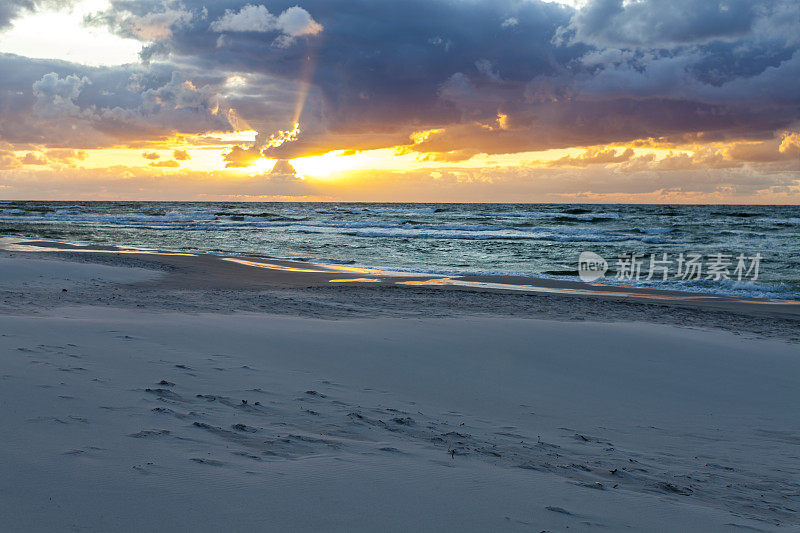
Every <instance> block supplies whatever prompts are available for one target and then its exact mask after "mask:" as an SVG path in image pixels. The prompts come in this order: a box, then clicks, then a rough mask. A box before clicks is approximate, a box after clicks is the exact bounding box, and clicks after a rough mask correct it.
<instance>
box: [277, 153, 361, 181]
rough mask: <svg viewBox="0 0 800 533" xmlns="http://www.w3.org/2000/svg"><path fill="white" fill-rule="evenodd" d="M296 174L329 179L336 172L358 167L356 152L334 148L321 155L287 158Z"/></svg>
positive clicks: (359, 162) (358, 161)
mask: <svg viewBox="0 0 800 533" xmlns="http://www.w3.org/2000/svg"><path fill="white" fill-rule="evenodd" d="M289 163H290V164H291V165H292V166H293V167H294V169H295V170H296V171H297V174H298V175H300V176H304V177H309V178H318V179H330V178H333V177H335V175H336V174H339V173H341V172H346V171H348V170H353V169H355V168H358V167H359V166H360V164H361V161H360V160H359V157H358V154H353V153H352V152H348V151H345V150H334V151H332V152H328V153H327V154H323V155H315V156H308V157H298V158H297V159H291V160H289Z"/></svg>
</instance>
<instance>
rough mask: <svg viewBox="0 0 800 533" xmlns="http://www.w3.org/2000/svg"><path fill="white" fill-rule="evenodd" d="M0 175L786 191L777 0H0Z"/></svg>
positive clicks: (409, 189) (285, 194) (732, 196)
mask: <svg viewBox="0 0 800 533" xmlns="http://www.w3.org/2000/svg"><path fill="white" fill-rule="evenodd" d="M0 199H181V200H352V201H511V202H657V203H664V202H667V203H678V202H700V203H792V204H797V203H800V2H798V1H797V0H673V1H670V2H664V1H661V0H588V1H581V0H576V1H572V2H566V3H560V2H541V1H535V0H486V1H484V0H346V1H345V0H290V1H280V0H276V1H272V0H269V1H266V2H264V3H259V2H258V1H257V0H255V1H254V0H219V1H214V2H207V1H206V2H202V1H193V0H184V1H171V0H2V2H0Z"/></svg>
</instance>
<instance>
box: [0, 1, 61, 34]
mask: <svg viewBox="0 0 800 533" xmlns="http://www.w3.org/2000/svg"><path fill="white" fill-rule="evenodd" d="M74 3H75V0H3V1H2V2H0V30H2V29H4V27H6V26H8V25H10V24H11V23H12V22H13V21H14V19H15V18H18V17H20V16H23V15H25V14H27V13H32V12H35V11H37V10H39V9H41V8H67V7H69V6H70V5H71V4H74Z"/></svg>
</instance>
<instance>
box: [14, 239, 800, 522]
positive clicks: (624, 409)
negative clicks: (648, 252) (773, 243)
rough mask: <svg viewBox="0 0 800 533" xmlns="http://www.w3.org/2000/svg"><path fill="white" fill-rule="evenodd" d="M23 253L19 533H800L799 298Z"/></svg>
mask: <svg viewBox="0 0 800 533" xmlns="http://www.w3.org/2000/svg"><path fill="white" fill-rule="evenodd" d="M15 242H16V243H17V244H18V247H17V248H13V247H10V246H6V250H5V251H3V252H1V254H2V255H1V256H0V273H2V281H0V289H1V290H2V307H0V313H2V314H0V324H1V325H2V327H1V328H0V333H2V336H1V337H0V346H1V348H0V349H2V352H3V354H4V356H3V363H2V366H1V367H0V383H2V386H0V402H2V406H3V409H2V415H0V416H2V425H3V427H4V428H7V432H6V438H4V439H2V441H0V447H2V457H3V458H4V460H3V461H2V466H0V468H2V472H0V494H2V498H0V506H2V508H0V529H3V530H4V531H23V530H24V531H31V530H40V531H43V530H52V529H74V530H108V529H115V530H141V529H144V528H150V529H156V530H164V529H178V530H190V529H191V530H198V531H203V530H208V531H212V530H219V529H223V528H224V529H229V530H236V531H241V530H252V529H270V530H312V529H326V530H350V531H352V530H376V529H381V530H398V531H399V530H409V529H419V530H442V529H445V530H456V529H458V530H474V531H485V530H535V531H541V530H549V531H561V530H564V529H566V528H567V527H569V528H570V529H577V530H582V529H590V528H595V527H605V528H607V529H610V530H614V531H616V530H622V529H632V530H654V529H658V530H684V531H688V530H694V531H710V530H714V531H719V530H739V529H750V530H765V531H772V530H789V529H792V528H796V527H798V525H800V521H798V518H797V512H796V510H797V508H798V505H800V501H798V500H800V497H798V490H799V489H800V469H798V467H797V450H798V448H797V446H798V444H799V443H800V428H799V427H798V418H797V409H796V406H797V405H798V401H799V400H800V387H798V380H799V379H800V358H798V357H797V356H798V340H799V339H798V334H797V331H798V328H797V326H798V323H800V313H799V312H798V307H800V306H798V304H797V303H786V302H784V303H781V304H777V303H776V304H769V303H765V302H763V301H762V302H759V301H748V300H742V299H736V298H722V297H719V296H715V295H707V296H705V297H698V295H696V294H694V295H687V294H678V293H674V294H673V293H666V291H648V289H640V288H637V289H622V288H611V289H609V288H608V287H605V288H604V287H592V286H590V285H589V284H583V285H580V286H579V285H578V284H564V283H556V284H553V283H538V284H536V283H531V282H530V281H528V282H527V284H528V285H530V286H531V287H533V286H534V285H539V286H537V287H536V290H517V289H505V290H504V289H502V288H498V284H502V283H507V284H509V285H514V284H517V285H519V284H520V283H522V282H521V281H520V280H512V279H505V278H503V279H489V278H481V279H477V278H475V279H472V278H470V279H467V280H466V281H470V280H472V281H477V282H478V283H481V284H483V285H473V286H458V285H446V284H445V285H443V284H436V285H434V286H432V285H431V284H429V283H422V284H419V283H417V284H407V283H405V282H408V281H416V282H420V281H422V282H425V281H429V280H431V279H440V277H439V278H434V277H424V276H410V275H409V276H397V275H396V274H391V273H388V274H387V273H384V272H381V271H375V270H373V271H371V272H363V271H355V270H353V271H350V272H347V271H345V270H343V269H341V268H339V269H336V268H333V269H330V268H329V267H327V266H325V265H320V264H315V263H304V262H297V261H278V260H265V259H260V258H243V257H222V256H215V255H208V254H174V253H153V252H149V251H148V252H145V251H142V250H138V251H137V250H122V249H114V248H100V247H78V246H74V245H68V244H64V243H56V242H45V241H25V240H24V239H17V240H16V241H15ZM248 263H260V264H261V265H260V266H253V265H251V264H248ZM264 265H266V266H264ZM365 279H373V280H377V281H370V282H366V281H364V280H365ZM456 279H458V278H456ZM332 280H335V281H334V282H332ZM512 282H513V283H512ZM565 291H566V292H565ZM570 291H572V292H570ZM591 291H596V292H597V293H598V294H596V295H593V294H590V293H591ZM609 291H621V292H620V294H617V295H615V294H604V293H607V292H609ZM631 292H635V293H637V294H635V295H633V296H631V295H630V294H629V293H631ZM586 293H589V294H586Z"/></svg>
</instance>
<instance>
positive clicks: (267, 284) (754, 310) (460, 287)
mask: <svg viewBox="0 0 800 533" xmlns="http://www.w3.org/2000/svg"><path fill="white" fill-rule="evenodd" d="M19 242H25V243H28V244H26V245H24V246H19V247H16V248H15V249H16V251H9V250H7V249H6V250H0V257H10V256H14V257H19V258H28V259H38V260H42V261H54V262H56V263H58V262H64V263H88V264H102V265H109V266H112V267H120V266H121V267H138V268H143V269H145V270H150V271H153V272H158V273H159V275H158V276H157V277H155V278H153V279H149V280H148V281H135V280H131V283H122V284H115V285H112V286H107V287H104V288H103V289H102V290H99V291H98V290H97V289H89V288H81V287H76V288H74V289H70V290H69V291H67V292H61V293H56V294H53V293H52V292H47V291H44V292H42V291H38V292H37V291H11V292H9V293H7V294H6V295H5V298H4V302H3V303H2V305H0V312H14V311H13V310H14V309H17V310H19V309H29V310H34V309H47V308H52V307H53V306H58V305H81V304H83V303H85V302H87V301H92V302H95V303H96V304H97V305H105V306H118V307H119V306H122V307H125V306H132V307H137V308H141V309H150V310H156V311H167V312H168V311H184V312H194V313H202V312H205V311H213V312H222V313H234V312H241V311H245V312H257V313H264V312H266V313H270V314H276V315H287V314H288V315H296V314H300V315H302V316H309V317H320V318H326V319H340V318H354V317H372V316H375V317H380V316H394V317H414V318H425V317H429V316H433V317H455V316H471V315H480V316H509V317H524V318H531V319H554V320H566V321H575V320H599V321H605V322H620V321H621V322H630V321H635V322H645V323H655V324H665V325H676V326H680V327H689V328H708V329H722V330H726V331H733V332H735V333H736V334H738V335H750V336H755V337H768V338H769V337H775V338H781V339H784V340H787V341H790V342H800V333H798V332H799V331H800V302H790V303H780V304H779V303H774V302H765V301H762V300H743V299H738V298H728V297H722V296H719V295H698V294H694V293H679V292H675V291H660V290H654V289H636V290H634V289H629V288H624V287H609V286H601V287H597V286H595V285H593V284H585V283H577V282H560V281H551V280H543V281H542V282H541V283H537V284H536V285H534V284H532V283H530V280H529V279H528V280H525V281H528V283H526V284H524V285H517V284H519V282H520V281H521V280H520V279H519V278H513V277H503V278H486V277H466V278H446V277H444V276H422V275H416V274H405V273H397V272H385V271H379V270H376V269H368V270H365V269H355V268H351V267H347V266H342V265H321V264H319V263H310V262H302V261H287V260H278V259H273V260H266V259H263V258H250V259H244V258H242V257H226V256H220V255H215V254H194V253H183V252H157V251H145V250H134V249H117V248H112V247H98V246H75V245H71V244H66V243H59V242H56V241H41V240H37V241H25V240H23V241H19ZM3 247H4V248H9V246H8V241H7V240H6V242H5V243H4V246H3ZM12 249H14V248H12ZM31 250H37V251H31ZM376 280H377V281H376ZM518 287H519V288H521V289H522V290H519V288H518Z"/></svg>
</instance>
